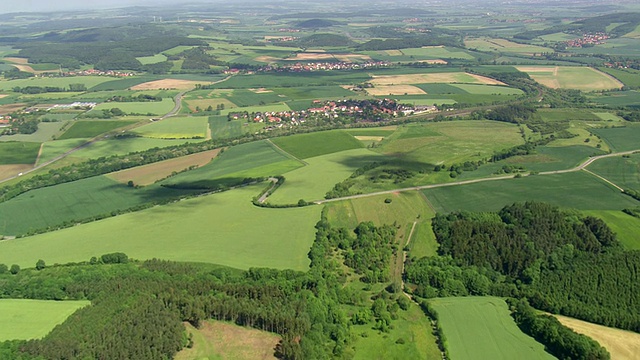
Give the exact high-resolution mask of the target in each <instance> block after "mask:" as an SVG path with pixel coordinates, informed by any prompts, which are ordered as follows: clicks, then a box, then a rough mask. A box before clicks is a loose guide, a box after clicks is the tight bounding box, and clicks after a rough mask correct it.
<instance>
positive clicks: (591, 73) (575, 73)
mask: <svg viewBox="0 0 640 360" xmlns="http://www.w3.org/2000/svg"><path fill="white" fill-rule="evenodd" d="M516 68H517V69H518V70H520V71H522V72H526V73H527V74H529V75H530V76H531V77H532V78H533V79H534V80H535V81H537V82H539V83H541V84H543V85H545V86H548V87H550V88H554V89H558V88H561V89H577V90H582V91H597V90H611V89H620V88H622V86H623V85H624V84H622V83H621V82H620V81H618V80H617V79H615V78H614V77H612V76H610V75H607V74H605V73H602V72H600V71H598V70H596V69H593V68H590V67H570V66H555V67H545V66H516Z"/></svg>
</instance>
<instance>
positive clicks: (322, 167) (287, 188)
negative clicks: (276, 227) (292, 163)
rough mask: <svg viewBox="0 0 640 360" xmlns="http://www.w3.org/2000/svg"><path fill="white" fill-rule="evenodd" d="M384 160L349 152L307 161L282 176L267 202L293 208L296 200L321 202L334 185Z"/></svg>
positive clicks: (363, 152) (362, 151)
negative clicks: (282, 182) (282, 179)
mask: <svg viewBox="0 0 640 360" xmlns="http://www.w3.org/2000/svg"><path fill="white" fill-rule="evenodd" d="M382 159H384V157H383V156H381V155H379V154H376V153H374V152H372V151H370V150H368V149H352V150H345V151H341V152H336V153H331V154H327V155H321V156H316V157H312V158H307V159H306V160H305V162H306V163H307V164H306V166H304V167H301V168H299V169H296V170H293V171H291V172H288V173H285V174H283V176H284V177H285V183H284V185H282V186H281V187H280V188H279V189H278V190H277V191H276V192H275V193H274V194H273V195H271V197H269V200H268V202H270V203H273V204H294V203H297V202H298V200H300V199H304V200H306V201H314V200H321V199H323V198H324V196H325V194H326V193H327V192H328V191H329V190H331V189H332V188H333V186H334V185H335V184H336V183H339V182H341V181H342V180H344V179H346V178H348V177H349V175H351V174H352V173H353V172H354V171H355V170H356V169H358V168H359V167H362V166H364V165H366V164H369V163H371V162H374V161H380V160H382Z"/></svg>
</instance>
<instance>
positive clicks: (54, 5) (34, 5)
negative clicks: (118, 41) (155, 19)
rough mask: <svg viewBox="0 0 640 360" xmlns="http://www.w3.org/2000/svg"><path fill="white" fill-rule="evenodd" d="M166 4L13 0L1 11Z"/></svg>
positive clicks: (149, 1) (145, 0) (125, 0)
mask: <svg viewBox="0 0 640 360" xmlns="http://www.w3.org/2000/svg"><path fill="white" fill-rule="evenodd" d="M158 3H161V4H162V5H166V4H167V3H169V1H168V0H167V1H165V0H160V1H158V0H104V1H97V0H64V1H59V2H52V1H51V0H24V1H12V2H7V3H5V4H2V7H0V13H2V14H6V13H14V12H48V11H68V10H90V9H111V8H118V7H127V6H136V5H158Z"/></svg>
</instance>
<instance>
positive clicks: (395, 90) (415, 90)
mask: <svg viewBox="0 0 640 360" xmlns="http://www.w3.org/2000/svg"><path fill="white" fill-rule="evenodd" d="M367 93H368V94H369V95H372V96H385V95H423V94H426V92H425V91H424V90H422V89H420V88H419V87H415V86H413V85H379V86H376V87H374V88H368V89H367Z"/></svg>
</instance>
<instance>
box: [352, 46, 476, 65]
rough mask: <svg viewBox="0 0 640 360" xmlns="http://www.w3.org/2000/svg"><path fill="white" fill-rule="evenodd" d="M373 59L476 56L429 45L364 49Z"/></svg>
mask: <svg viewBox="0 0 640 360" xmlns="http://www.w3.org/2000/svg"><path fill="white" fill-rule="evenodd" d="M362 53H363V54H366V55H369V56H370V57H371V58H372V59H375V60H383V61H393V62H395V61H410V62H414V61H420V60H437V59H445V60H446V59H464V60H474V59H475V57H474V56H473V55H472V54H470V53H469V52H467V51H464V50H461V49H458V48H453V47H441V46H427V47H422V48H405V49H398V50H390V51H389V50H387V51H385V50H380V51H364V52H362Z"/></svg>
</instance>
